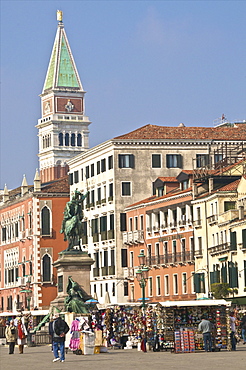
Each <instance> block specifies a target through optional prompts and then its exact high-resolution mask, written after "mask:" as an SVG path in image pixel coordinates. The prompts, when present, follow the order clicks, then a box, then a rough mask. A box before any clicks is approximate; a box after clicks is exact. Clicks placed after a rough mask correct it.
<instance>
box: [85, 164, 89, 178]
mask: <svg viewBox="0 0 246 370" xmlns="http://www.w3.org/2000/svg"><path fill="white" fill-rule="evenodd" d="M85 177H86V178H87V179H88V178H89V177H90V167H89V166H86V167H85Z"/></svg>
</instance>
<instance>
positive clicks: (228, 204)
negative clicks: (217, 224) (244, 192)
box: [224, 201, 236, 212]
mask: <svg viewBox="0 0 246 370" xmlns="http://www.w3.org/2000/svg"><path fill="white" fill-rule="evenodd" d="M230 209H236V202H233V201H228V202H224V212H226V211H229V210H230Z"/></svg>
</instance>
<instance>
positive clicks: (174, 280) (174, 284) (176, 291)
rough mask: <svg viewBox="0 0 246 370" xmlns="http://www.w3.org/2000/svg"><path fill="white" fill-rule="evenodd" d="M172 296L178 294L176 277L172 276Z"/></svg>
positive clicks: (175, 275)
mask: <svg viewBox="0 0 246 370" xmlns="http://www.w3.org/2000/svg"><path fill="white" fill-rule="evenodd" d="M173 294H175V295H176V294H178V275H177V274H174V275H173Z"/></svg>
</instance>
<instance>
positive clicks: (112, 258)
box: [110, 249, 115, 266]
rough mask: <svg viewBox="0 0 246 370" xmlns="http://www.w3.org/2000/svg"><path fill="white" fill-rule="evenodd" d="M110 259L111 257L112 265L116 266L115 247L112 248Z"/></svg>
mask: <svg viewBox="0 0 246 370" xmlns="http://www.w3.org/2000/svg"><path fill="white" fill-rule="evenodd" d="M110 259H111V261H110V262H111V265H110V266H115V251H114V249H111V250H110Z"/></svg>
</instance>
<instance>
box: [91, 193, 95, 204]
mask: <svg viewBox="0 0 246 370" xmlns="http://www.w3.org/2000/svg"><path fill="white" fill-rule="evenodd" d="M91 203H92V205H94V203H95V190H92V191H91Z"/></svg>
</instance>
